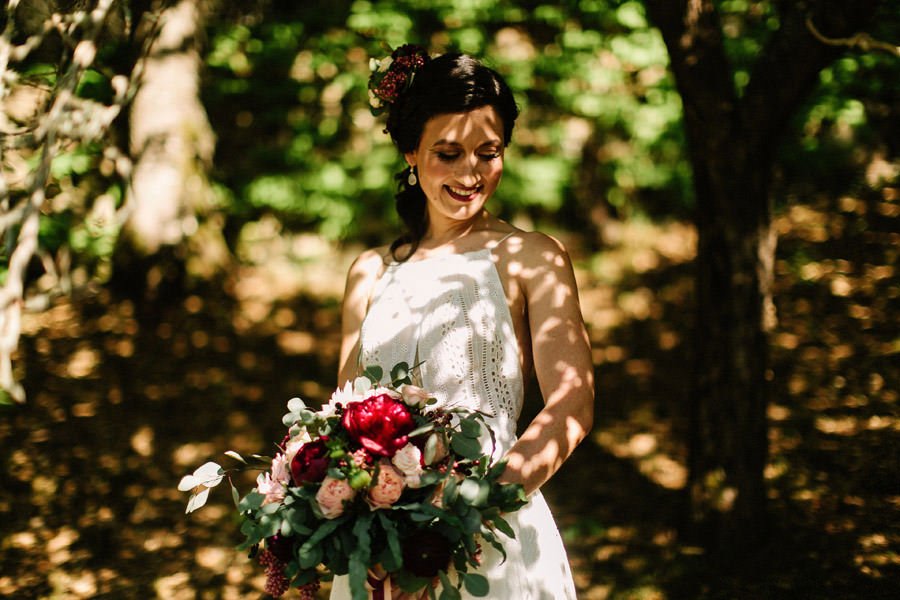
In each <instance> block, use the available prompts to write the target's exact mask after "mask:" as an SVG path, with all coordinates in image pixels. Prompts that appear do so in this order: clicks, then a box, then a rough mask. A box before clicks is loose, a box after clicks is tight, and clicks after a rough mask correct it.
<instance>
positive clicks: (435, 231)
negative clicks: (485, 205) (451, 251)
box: [422, 210, 491, 247]
mask: <svg viewBox="0 0 900 600" xmlns="http://www.w3.org/2000/svg"><path fill="white" fill-rule="evenodd" d="M490 218H491V216H490V214H488V212H487V211H486V210H482V211H481V212H480V213H478V214H477V215H476V216H474V217H472V218H471V219H467V220H465V221H441V220H439V219H429V223H428V231H426V232H425V235H424V236H423V238H422V242H424V243H425V245H427V246H430V247H437V246H442V245H444V244H449V243H452V242H455V241H456V240H459V239H461V238H463V237H465V236H467V235H469V234H470V233H472V232H473V231H478V230H481V229H485V228H486V226H487V224H488V221H489V219H490Z"/></svg>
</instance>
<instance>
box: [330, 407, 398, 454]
mask: <svg viewBox="0 0 900 600" xmlns="http://www.w3.org/2000/svg"><path fill="white" fill-rule="evenodd" d="M341 424H342V425H343V426H344V429H346V430H347V433H348V434H349V435H350V437H351V439H353V441H355V442H357V443H358V444H360V445H361V446H362V447H363V448H365V449H366V450H367V451H369V452H370V453H371V454H374V455H376V456H387V457H391V456H394V453H395V452H397V450H399V449H400V448H402V447H403V446H405V445H406V442H407V441H409V437H408V435H407V434H408V433H409V432H410V431H412V430H413V429H415V427H416V422H415V420H414V419H413V416H412V414H411V413H410V412H409V409H408V408H407V407H406V405H405V404H404V403H403V402H401V401H400V400H397V399H396V398H393V397H391V396H390V395H389V394H379V395H377V396H372V397H371V398H366V399H365V400H360V401H359V402H351V403H350V404H348V405H347V406H346V408H344V414H343V415H342V417H341Z"/></svg>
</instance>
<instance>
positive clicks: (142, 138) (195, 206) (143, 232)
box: [115, 0, 215, 294]
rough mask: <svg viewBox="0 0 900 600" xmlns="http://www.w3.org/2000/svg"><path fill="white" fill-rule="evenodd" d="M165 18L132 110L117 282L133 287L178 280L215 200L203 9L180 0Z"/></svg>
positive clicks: (138, 290)
mask: <svg viewBox="0 0 900 600" xmlns="http://www.w3.org/2000/svg"><path fill="white" fill-rule="evenodd" d="M160 19H161V25H160V29H159V32H158V37H157V38H156V39H155V40H154V41H153V44H152V46H151V48H150V53H149V56H148V57H147V60H146V64H145V67H144V75H143V78H142V82H141V85H140V88H139V90H138V92H137V94H136V96H135V98H134V102H133V104H132V108H131V113H130V122H129V124H130V146H131V155H132V156H133V157H134V160H135V165H134V171H133V175H132V186H131V190H130V192H129V194H128V199H127V202H128V205H129V211H130V212H129V217H128V220H127V222H126V223H125V226H124V228H123V231H122V235H121V236H120V239H119V247H118V248H117V250H116V256H115V259H116V265H115V271H116V272H115V280H116V282H117V283H118V284H120V285H119V287H120V288H121V287H124V288H126V289H127V290H128V291H130V292H133V293H135V294H140V293H141V292H142V291H144V290H146V289H147V288H149V290H150V291H152V288H154V287H155V286H156V285H158V284H159V283H161V282H165V281H167V280H168V281H169V282H170V283H171V284H173V285H176V286H177V285H179V283H178V281H179V280H180V279H181V277H182V276H183V271H184V261H185V259H186V254H187V252H186V248H185V244H184V242H185V240H186V239H187V238H188V237H190V236H191V235H193V234H194V233H195V232H196V231H197V230H198V226H199V222H198V215H201V214H202V213H203V212H204V210H206V209H207V208H208V206H209V205H210V188H209V183H208V181H207V177H206V172H207V170H208V168H209V166H210V164H211V162H212V157H213V151H214V148H215V138H214V135H213V132H212V129H211V127H210V124H209V121H208V119H207V116H206V112H205V110H204V108H203V105H202V104H201V102H200V95H199V92H200V69H201V67H202V61H201V58H200V54H199V51H198V46H199V39H200V37H201V36H202V25H201V22H202V14H201V12H200V9H199V8H198V3H196V2H193V1H191V0H180V1H178V2H175V3H173V5H172V6H171V7H169V8H166V9H165V10H164V11H163V13H162V15H161V17H160Z"/></svg>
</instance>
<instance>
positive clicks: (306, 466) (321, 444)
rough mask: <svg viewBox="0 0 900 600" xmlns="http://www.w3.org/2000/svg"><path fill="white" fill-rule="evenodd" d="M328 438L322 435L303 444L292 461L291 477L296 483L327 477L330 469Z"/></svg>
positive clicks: (316, 480)
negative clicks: (326, 443) (326, 474)
mask: <svg viewBox="0 0 900 600" xmlns="http://www.w3.org/2000/svg"><path fill="white" fill-rule="evenodd" d="M326 441H328V438H327V437H325V436H322V437H320V438H319V439H317V440H313V441H312V442H307V443H305V444H303V445H302V446H301V447H300V449H299V450H298V451H297V454H296V455H294V459H293V460H292V461H291V479H292V480H293V481H294V485H300V484H301V483H307V482H311V483H317V482H319V481H322V480H323V479H325V473H326V472H327V471H328V462H329V459H328V447H327V446H326V445H325V442H326Z"/></svg>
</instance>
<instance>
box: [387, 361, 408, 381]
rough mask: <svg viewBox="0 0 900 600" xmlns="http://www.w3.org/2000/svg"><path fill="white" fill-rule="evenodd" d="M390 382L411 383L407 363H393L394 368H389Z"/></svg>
mask: <svg viewBox="0 0 900 600" xmlns="http://www.w3.org/2000/svg"><path fill="white" fill-rule="evenodd" d="M391 383H392V384H393V385H395V386H396V385H400V384H401V383H411V380H410V378H409V364H408V363H405V362H401V363H397V364H396V365H394V368H393V369H391Z"/></svg>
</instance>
